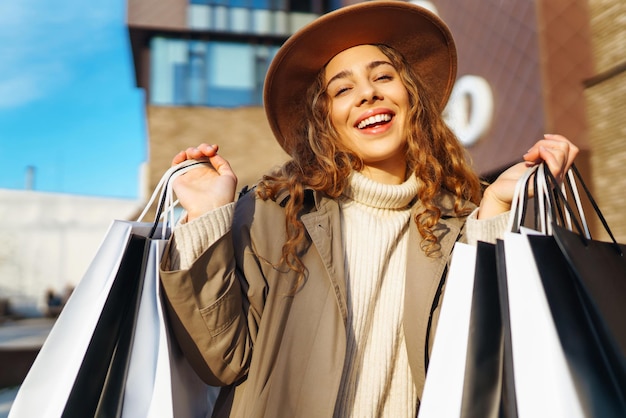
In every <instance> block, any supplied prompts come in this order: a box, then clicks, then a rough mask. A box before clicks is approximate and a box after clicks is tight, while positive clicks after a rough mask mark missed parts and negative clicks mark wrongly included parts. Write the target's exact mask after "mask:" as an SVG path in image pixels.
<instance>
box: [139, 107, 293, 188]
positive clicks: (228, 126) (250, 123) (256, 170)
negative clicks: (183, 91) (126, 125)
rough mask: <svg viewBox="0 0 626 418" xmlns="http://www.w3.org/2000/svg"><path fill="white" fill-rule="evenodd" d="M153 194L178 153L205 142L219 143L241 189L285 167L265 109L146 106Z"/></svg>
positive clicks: (150, 182) (283, 154)
mask: <svg viewBox="0 0 626 418" xmlns="http://www.w3.org/2000/svg"><path fill="white" fill-rule="evenodd" d="M148 132H149V144H150V145H149V151H148V152H149V157H148V158H149V161H148V163H149V164H148V165H149V169H148V170H149V172H148V179H147V183H148V184H147V187H148V189H149V191H150V192H151V191H152V190H153V189H154V187H155V186H156V183H157V182H158V180H159V179H160V178H161V176H162V174H163V172H164V171H165V170H166V169H167V168H168V167H169V166H170V162H171V160H172V157H173V156H174V155H175V154H177V153H178V152H179V151H181V150H184V149H185V148H187V147H190V146H196V145H199V144H201V143H203V142H204V143H208V144H218V145H219V147H220V154H221V155H222V156H223V157H224V158H226V159H227V160H228V161H229V162H230V164H231V166H232V168H233V170H234V172H235V174H236V175H237V178H238V180H239V183H238V189H241V188H242V187H243V186H245V185H252V184H254V183H255V182H256V181H257V180H258V179H259V178H260V176H261V175H262V174H264V173H265V172H266V171H268V170H270V169H272V168H273V167H275V166H277V165H279V164H281V163H283V162H284V161H286V159H287V154H286V153H285V152H284V151H283V150H282V149H281V148H280V146H279V145H278V143H277V142H276V140H275V139H274V136H273V134H272V132H271V130H270V127H269V125H268V123H267V121H266V118H265V112H264V111H263V109H262V108H261V107H246V108H238V109H219V108H205V107H156V106H149V107H148Z"/></svg>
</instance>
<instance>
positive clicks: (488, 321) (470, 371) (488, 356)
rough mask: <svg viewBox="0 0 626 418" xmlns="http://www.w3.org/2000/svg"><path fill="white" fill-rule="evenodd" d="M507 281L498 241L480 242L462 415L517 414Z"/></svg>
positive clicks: (510, 416) (467, 417)
mask: <svg viewBox="0 0 626 418" xmlns="http://www.w3.org/2000/svg"><path fill="white" fill-rule="evenodd" d="M502 286H506V281H500V280H498V262H497V256H496V245H495V244H488V243H485V242H478V243H477V249H476V267H475V273H474V289H473V294H472V307H471V315H470V323H469V333H468V334H469V335H468V343H467V356H466V363H465V379H464V385H463V400H462V405H461V414H460V416H461V417H464V418H473V417H475V418H489V417H494V418H497V417H506V418H515V417H517V406H516V403H515V390H514V387H513V379H512V373H513V368H512V358H511V352H510V350H509V347H510V346H508V345H507V347H506V349H505V344H504V341H505V339H506V338H509V334H508V315H507V309H508V303H507V296H506V289H501V287H502Z"/></svg>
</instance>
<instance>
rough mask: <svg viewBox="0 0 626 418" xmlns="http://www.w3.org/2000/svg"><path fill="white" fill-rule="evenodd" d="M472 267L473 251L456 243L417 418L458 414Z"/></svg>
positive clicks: (463, 369) (472, 282)
mask: <svg viewBox="0 0 626 418" xmlns="http://www.w3.org/2000/svg"><path fill="white" fill-rule="evenodd" d="M475 265H476V247H474V246H471V245H469V244H464V243H460V242H457V243H456V244H455V245H454V250H453V252H452V256H451V260H450V267H449V271H448V275H447V277H446V287H445V293H444V296H443V300H442V302H441V310H440V312H439V321H438V324H437V332H436V334H435V339H434V341H433V347H432V354H431V357H430V361H429V363H428V371H427V374H426V381H425V383H424V391H423V393H422V399H421V403H420V408H419V414H418V416H419V418H439V417H458V416H459V414H460V411H461V400H462V396H463V382H464V371H465V361H466V352H467V341H468V332H469V318H470V310H471V305H472V290H473V285H474V271H475Z"/></svg>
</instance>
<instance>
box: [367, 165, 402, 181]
mask: <svg viewBox="0 0 626 418" xmlns="http://www.w3.org/2000/svg"><path fill="white" fill-rule="evenodd" d="M361 173H362V174H363V175H364V176H365V177H367V178H369V179H370V180H374V181H376V182H378V183H383V184H402V183H404V181H405V180H406V167H405V165H404V164H401V165H397V164H396V165H391V167H387V166H376V165H366V166H365V167H363V170H362V171H361Z"/></svg>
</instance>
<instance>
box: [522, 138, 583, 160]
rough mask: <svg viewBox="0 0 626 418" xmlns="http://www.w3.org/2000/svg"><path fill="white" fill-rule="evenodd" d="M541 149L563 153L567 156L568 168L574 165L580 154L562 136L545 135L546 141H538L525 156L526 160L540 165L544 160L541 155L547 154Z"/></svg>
mask: <svg viewBox="0 0 626 418" xmlns="http://www.w3.org/2000/svg"><path fill="white" fill-rule="evenodd" d="M541 147H543V148H545V149H548V150H550V151H554V152H555V153H558V152H559V151H560V152H562V153H563V154H564V155H566V156H567V158H566V161H567V166H568V167H569V165H571V163H573V161H574V159H575V158H576V155H577V154H578V148H577V147H576V146H575V145H574V144H572V143H571V142H570V141H569V140H568V139H567V138H565V137H564V136H562V135H552V134H545V135H544V139H541V140H539V141H537V142H536V143H535V144H534V145H533V146H532V147H531V148H530V149H529V150H528V152H526V154H524V160H525V161H527V162H530V163H533V164H536V163H539V162H541V161H542V160H543V158H542V157H541V153H542V152H545V151H542V150H541Z"/></svg>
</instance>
